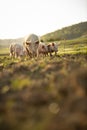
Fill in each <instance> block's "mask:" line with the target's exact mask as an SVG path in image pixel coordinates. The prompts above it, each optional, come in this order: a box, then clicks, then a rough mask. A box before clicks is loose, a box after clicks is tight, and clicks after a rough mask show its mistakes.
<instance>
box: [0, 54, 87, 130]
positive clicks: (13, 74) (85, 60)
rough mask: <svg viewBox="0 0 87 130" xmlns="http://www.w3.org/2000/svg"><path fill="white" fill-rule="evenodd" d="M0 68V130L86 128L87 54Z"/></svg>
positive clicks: (4, 62) (10, 63) (16, 62)
mask: <svg viewBox="0 0 87 130" xmlns="http://www.w3.org/2000/svg"><path fill="white" fill-rule="evenodd" d="M0 65H1V66H0V67H1V68H0V69H1V72H0V130H49V129H50V130H77V129H79V130H86V129H87V55H86V54H74V55H73V54H64V55H58V56H57V57H55V56H53V57H51V58H50V57H46V58H40V59H26V61H25V60H22V61H20V60H14V59H10V58H9V57H4V58H1V59H0Z"/></svg>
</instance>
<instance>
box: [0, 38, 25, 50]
mask: <svg viewBox="0 0 87 130" xmlns="http://www.w3.org/2000/svg"><path fill="white" fill-rule="evenodd" d="M11 43H19V44H22V43H23V38H17V39H0V48H2V47H9V45H10V44H11Z"/></svg>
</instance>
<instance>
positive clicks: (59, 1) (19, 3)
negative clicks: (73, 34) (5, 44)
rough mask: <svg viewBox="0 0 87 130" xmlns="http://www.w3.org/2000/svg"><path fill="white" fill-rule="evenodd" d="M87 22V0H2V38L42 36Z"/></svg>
mask: <svg viewBox="0 0 87 130" xmlns="http://www.w3.org/2000/svg"><path fill="white" fill-rule="evenodd" d="M84 21H87V0H0V39H3V38H18V37H23V36H25V35H27V34H29V33H36V34H37V35H43V34H46V33H48V32H52V31H55V30H57V29H61V28H63V27H66V26H69V25H72V24H76V23H80V22H84Z"/></svg>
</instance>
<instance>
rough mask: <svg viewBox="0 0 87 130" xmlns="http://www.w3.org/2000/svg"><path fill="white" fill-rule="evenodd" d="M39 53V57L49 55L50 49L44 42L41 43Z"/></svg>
mask: <svg viewBox="0 0 87 130" xmlns="http://www.w3.org/2000/svg"><path fill="white" fill-rule="evenodd" d="M38 53H39V55H40V54H42V55H43V56H47V55H48V48H47V45H46V44H45V43H44V42H40V44H39V48H38Z"/></svg>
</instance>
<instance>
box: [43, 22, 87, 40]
mask: <svg viewBox="0 0 87 130" xmlns="http://www.w3.org/2000/svg"><path fill="white" fill-rule="evenodd" d="M81 36H87V22H81V23H78V24H74V25H71V26H68V27H65V28H62V29H61V30H56V31H54V32H51V33H48V34H45V35H43V36H42V37H41V39H43V40H44V41H56V40H62V39H67V40H69V39H74V38H78V37H81Z"/></svg>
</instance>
